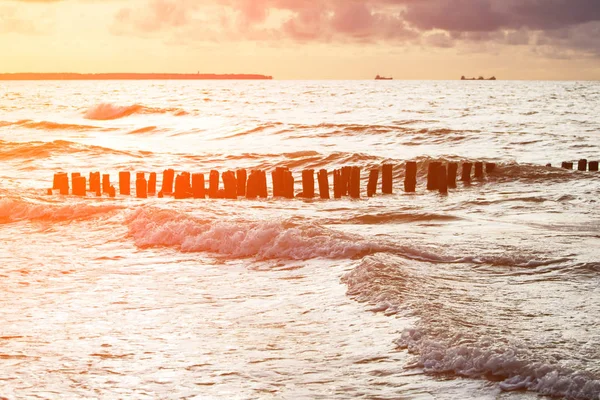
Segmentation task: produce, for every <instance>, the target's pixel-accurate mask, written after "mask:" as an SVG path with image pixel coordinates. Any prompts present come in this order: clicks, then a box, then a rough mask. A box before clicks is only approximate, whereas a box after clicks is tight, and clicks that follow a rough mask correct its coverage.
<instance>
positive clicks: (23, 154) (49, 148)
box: [0, 140, 140, 160]
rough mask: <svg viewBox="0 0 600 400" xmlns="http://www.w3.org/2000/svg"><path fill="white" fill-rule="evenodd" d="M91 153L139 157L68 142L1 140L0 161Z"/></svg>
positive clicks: (134, 154)
mask: <svg viewBox="0 0 600 400" xmlns="http://www.w3.org/2000/svg"><path fill="white" fill-rule="evenodd" d="M73 153H89V154H90V155H93V156H104V155H107V154H111V155H127V156H131V157H139V156H140V155H137V154H136V153H130V152H126V151H120V150H115V149H110V148H106V147H101V146H90V145H84V144H80V143H74V142H69V141H66V140H54V141H52V142H5V141H3V140H0V160H11V159H17V158H30V159H33V160H37V159H40V158H45V157H50V156H55V155H58V154H73Z"/></svg>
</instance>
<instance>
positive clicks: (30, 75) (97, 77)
mask: <svg viewBox="0 0 600 400" xmlns="http://www.w3.org/2000/svg"><path fill="white" fill-rule="evenodd" d="M169 79H171V80H271V79H273V77H272V76H267V75H259V74H163V73H150V74H143V73H104V74H78V73H70V72H69V73H60V72H59V73H54V72H53V73H36V72H18V73H10V74H7V73H4V74H0V81H107V80H169Z"/></svg>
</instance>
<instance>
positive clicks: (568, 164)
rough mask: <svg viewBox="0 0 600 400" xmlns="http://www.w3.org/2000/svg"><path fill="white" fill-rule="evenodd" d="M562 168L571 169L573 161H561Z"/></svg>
mask: <svg viewBox="0 0 600 400" xmlns="http://www.w3.org/2000/svg"><path fill="white" fill-rule="evenodd" d="M562 168H564V169H573V163H572V162H563V163H562Z"/></svg>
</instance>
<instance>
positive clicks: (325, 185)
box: [318, 169, 329, 200]
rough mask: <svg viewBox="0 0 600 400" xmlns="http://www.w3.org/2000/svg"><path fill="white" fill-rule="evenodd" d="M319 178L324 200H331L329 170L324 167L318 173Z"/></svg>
mask: <svg viewBox="0 0 600 400" xmlns="http://www.w3.org/2000/svg"><path fill="white" fill-rule="evenodd" d="M318 179H319V196H320V197H321V198H322V199H324V200H329V177H328V176H327V170H326V169H322V170H320V171H319V174H318Z"/></svg>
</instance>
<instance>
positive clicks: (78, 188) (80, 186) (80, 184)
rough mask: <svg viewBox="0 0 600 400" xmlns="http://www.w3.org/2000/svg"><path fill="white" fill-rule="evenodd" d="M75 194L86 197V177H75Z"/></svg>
mask: <svg viewBox="0 0 600 400" xmlns="http://www.w3.org/2000/svg"><path fill="white" fill-rule="evenodd" d="M72 180H73V194H74V195H75V196H81V197H85V194H86V192H85V188H86V182H85V176H81V175H74V177H73V179H72Z"/></svg>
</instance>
